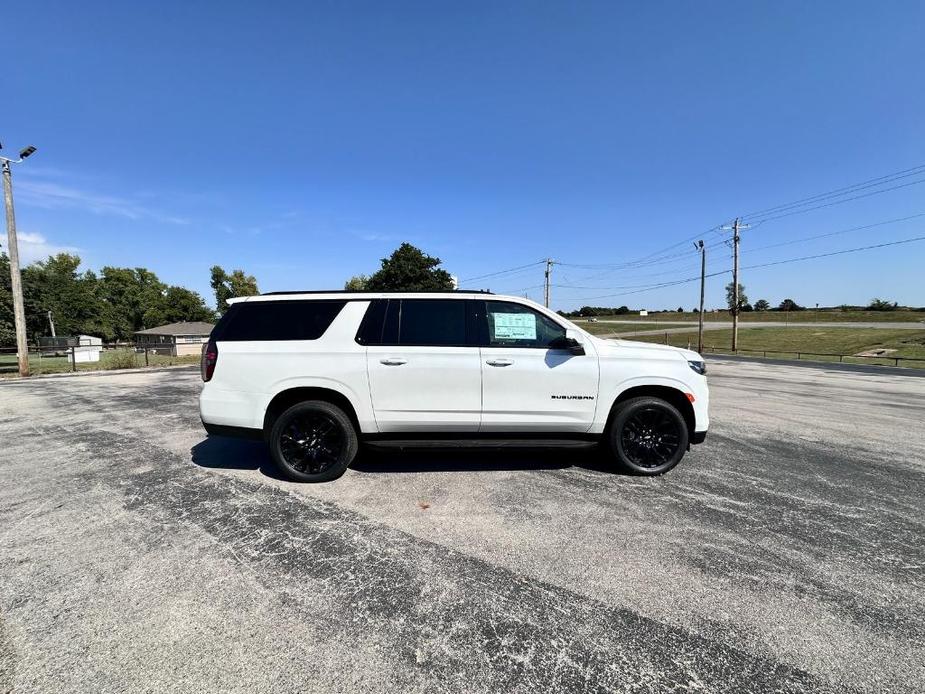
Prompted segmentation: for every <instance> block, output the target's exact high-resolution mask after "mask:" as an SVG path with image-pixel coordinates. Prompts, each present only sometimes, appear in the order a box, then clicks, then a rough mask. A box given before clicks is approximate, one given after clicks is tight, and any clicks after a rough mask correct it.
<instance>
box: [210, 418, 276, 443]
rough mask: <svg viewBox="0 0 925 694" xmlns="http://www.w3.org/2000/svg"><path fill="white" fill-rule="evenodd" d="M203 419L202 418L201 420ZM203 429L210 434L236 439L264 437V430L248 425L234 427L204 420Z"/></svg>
mask: <svg viewBox="0 0 925 694" xmlns="http://www.w3.org/2000/svg"><path fill="white" fill-rule="evenodd" d="M200 421H201V420H200ZM202 427H203V429H205V430H206V433H207V434H208V435H209V436H230V437H233V438H236V439H254V440H258V441H259V440H262V439H263V430H261V429H250V428H248V427H232V426H227V425H225V424H209V423H208V422H202Z"/></svg>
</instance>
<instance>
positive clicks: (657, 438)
mask: <svg viewBox="0 0 925 694" xmlns="http://www.w3.org/2000/svg"><path fill="white" fill-rule="evenodd" d="M688 442H689V433H688V431H687V422H685V421H684V417H683V416H682V415H681V413H680V412H678V408H676V407H675V406H674V405H672V404H671V403H670V402H667V401H666V400H662V399H661V398H656V397H647V396H643V397H638V398H631V399H630V400H627V401H626V402H621V403H620V404H619V405H618V406H617V409H616V410H615V412H614V416H613V419H612V420H611V423H610V427H609V428H608V430H607V444H608V447H609V449H610V452H611V453H612V454H613V456H614V457H616V459H617V460H618V461H619V463H620V465H622V466H623V467H624V468H625V469H626V470H627V471H629V472H631V473H633V474H636V475H645V476H655V475H662V474H664V473H666V472H668V471H669V470H671V468H673V467H674V466H675V465H677V464H678V463H679V462H681V458H683V457H684V453H685V451H687V446H688Z"/></svg>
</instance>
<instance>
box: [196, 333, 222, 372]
mask: <svg viewBox="0 0 925 694" xmlns="http://www.w3.org/2000/svg"><path fill="white" fill-rule="evenodd" d="M217 363H218V345H217V344H215V343H214V342H213V341H212V340H209V341H208V342H207V343H206V344H204V345H203V346H202V361H201V362H200V364H199V369H200V372H201V373H202V380H203V381H206V382H208V381H210V380H211V379H212V374H214V373H215V365H216V364H217Z"/></svg>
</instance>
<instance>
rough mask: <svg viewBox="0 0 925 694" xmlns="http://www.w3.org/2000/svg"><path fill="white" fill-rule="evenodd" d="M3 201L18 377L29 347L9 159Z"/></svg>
mask: <svg viewBox="0 0 925 694" xmlns="http://www.w3.org/2000/svg"><path fill="white" fill-rule="evenodd" d="M3 200H4V202H5V203H6V235H7V247H8V249H9V256H10V288H11V289H12V291H13V320H14V322H15V324H16V354H17V357H18V359H19V375H20V376H28V375H29V345H28V344H27V343H26V312H25V309H24V308H23V300H22V276H21V275H20V274H19V244H18V243H17V242H16V215H15V214H14V213H13V176H12V173H11V171H10V160H9V159H3Z"/></svg>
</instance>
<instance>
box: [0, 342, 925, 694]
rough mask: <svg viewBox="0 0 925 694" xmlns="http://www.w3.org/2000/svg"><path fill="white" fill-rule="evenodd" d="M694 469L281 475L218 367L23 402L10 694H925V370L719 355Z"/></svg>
mask: <svg viewBox="0 0 925 694" xmlns="http://www.w3.org/2000/svg"><path fill="white" fill-rule="evenodd" d="M710 370H711V372H710V382H711V388H712V395H713V401H712V421H713V429H712V430H711V432H710V435H709V436H708V438H707V442H706V443H705V444H704V445H702V446H699V447H695V448H694V449H693V450H692V451H691V452H690V453H689V454H688V456H687V457H686V458H685V460H684V461H682V463H681V465H680V466H678V468H676V469H675V470H674V471H672V472H671V473H669V474H668V475H665V476H663V477H661V478H656V479H643V478H636V477H629V476H625V475H620V474H614V473H613V472H612V471H611V470H610V469H609V467H608V464H607V461H606V459H604V458H602V457H601V456H600V455H597V454H594V453H591V452H576V451H557V452H549V453H537V452H523V453H518V452H510V451H505V452H499V453H486V452H484V451H478V452H452V453H447V452H434V451H430V452H426V453H415V454H398V453H388V454H386V453H378V454H364V455H363V456H362V457H361V459H359V460H358V461H357V462H356V463H355V464H354V466H353V467H352V468H351V469H350V470H349V471H348V472H347V474H346V475H345V476H344V477H343V478H342V479H340V480H337V481H335V482H333V483H328V484H323V485H298V484H293V483H290V482H286V481H284V480H281V479H279V477H278V475H277V473H276V472H275V471H274V470H273V468H272V466H271V465H270V463H269V460H268V457H267V455H266V453H265V451H264V449H263V447H262V446H261V445H260V444H259V443H254V442H248V441H238V440H233V439H221V438H211V439H208V438H206V437H205V434H204V432H203V431H202V428H201V426H200V424H199V421H198V413H197V409H196V396H197V395H198V392H199V388H200V383H199V380H198V373H197V372H196V371H195V370H192V369H190V370H171V371H160V372H147V373H131V374H118V373H113V374H105V375H83V376H77V377H72V378H49V379H40V380H33V381H10V382H4V383H0V444H2V447H0V461H2V462H0V475H2V477H0V481H2V484H0V693H3V694H5V693H6V692H42V693H43V694H44V693H48V692H125V691H132V692H264V691H266V692H270V691H272V692H290V691H291V692H296V691H299V692H506V693H507V692H537V691H542V692H742V691H749V692H810V691H811V692H855V691H862V692H882V691H891V692H909V693H911V692H920V691H922V690H925V668H923V665H922V664H923V663H925V590H923V589H925V547H923V537H925V499H923V492H925V484H923V482H925V428H923V427H922V424H921V423H922V421H925V378H921V377H917V376H915V375H899V374H897V373H896V372H895V371H892V370H884V371H882V372H876V371H851V370H847V369H845V370H841V369H838V368H835V367H824V366H807V365H800V366H791V365H781V364H755V363H747V362H734V361H731V360H721V359H714V360H711V361H710Z"/></svg>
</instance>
